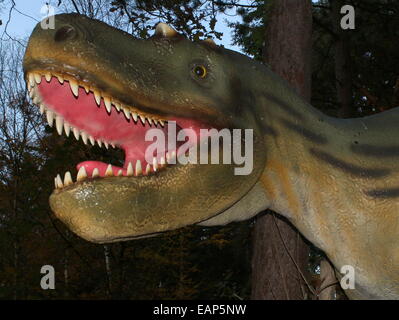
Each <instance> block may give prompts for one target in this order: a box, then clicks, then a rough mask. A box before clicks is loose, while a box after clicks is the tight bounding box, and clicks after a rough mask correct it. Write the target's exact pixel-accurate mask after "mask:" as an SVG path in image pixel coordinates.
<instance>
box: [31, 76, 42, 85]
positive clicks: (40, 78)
mask: <svg viewBox="0 0 399 320" xmlns="http://www.w3.org/2000/svg"><path fill="white" fill-rule="evenodd" d="M33 76H34V77H35V82H36V83H37V84H40V82H42V77H41V76H40V74H38V73H34V74H33Z"/></svg>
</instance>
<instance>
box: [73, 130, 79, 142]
mask: <svg viewBox="0 0 399 320" xmlns="http://www.w3.org/2000/svg"><path fill="white" fill-rule="evenodd" d="M73 135H74V136H75V138H76V140H78V141H79V136H80V132H79V129H78V128H73Z"/></svg>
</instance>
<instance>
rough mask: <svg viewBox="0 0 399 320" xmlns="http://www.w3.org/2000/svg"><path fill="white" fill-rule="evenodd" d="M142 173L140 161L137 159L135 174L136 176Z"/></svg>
mask: <svg viewBox="0 0 399 320" xmlns="http://www.w3.org/2000/svg"><path fill="white" fill-rule="evenodd" d="M142 173H143V170H142V169H141V161H140V160H137V161H136V176H138V175H140V174H142Z"/></svg>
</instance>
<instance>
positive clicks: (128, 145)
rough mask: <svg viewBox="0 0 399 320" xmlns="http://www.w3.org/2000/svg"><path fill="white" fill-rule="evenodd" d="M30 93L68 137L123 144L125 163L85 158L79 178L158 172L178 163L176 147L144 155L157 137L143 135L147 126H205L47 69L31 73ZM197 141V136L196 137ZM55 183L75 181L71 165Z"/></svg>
mask: <svg viewBox="0 0 399 320" xmlns="http://www.w3.org/2000/svg"><path fill="white" fill-rule="evenodd" d="M26 80H27V87H28V91H29V96H30V97H31V99H32V101H33V103H34V104H36V105H38V107H40V112H41V114H44V113H45V114H46V118H47V122H48V124H49V125H50V127H52V126H53V125H54V124H55V127H56V130H57V132H58V133H59V134H60V135H62V133H65V135H66V136H67V137H69V136H70V135H71V133H73V135H74V136H75V138H76V140H79V138H80V137H81V138H82V141H83V143H84V144H86V145H87V144H88V142H90V143H91V144H92V145H93V146H94V145H96V144H97V145H98V146H99V147H105V148H107V149H108V148H109V146H112V147H113V148H121V149H123V150H124V152H125V162H124V165H123V167H117V166H113V165H111V164H106V163H103V162H100V161H85V162H81V163H79V164H77V166H76V168H77V171H78V173H77V177H76V183H79V182H82V181H85V180H86V179H97V178H111V177H112V178H116V177H140V176H146V175H149V174H155V173H157V172H159V171H160V170H162V169H165V168H166V167H167V166H169V165H170V164H176V157H178V156H179V155H180V153H179V150H178V149H173V150H168V149H167V150H158V151H161V152H160V153H159V154H156V155H155V156H154V157H153V160H152V162H151V163H148V162H147V161H146V160H145V151H146V149H147V147H148V146H149V145H150V144H152V143H153V142H150V141H145V134H146V132H147V131H148V130H149V129H153V128H158V129H160V130H162V131H164V133H165V135H166V136H167V132H168V130H167V128H168V121H175V122H176V125H177V126H178V128H179V129H180V130H184V129H192V130H194V131H195V132H199V130H200V129H201V128H205V127H204V126H203V125H202V124H201V123H200V122H198V121H195V120H190V119H185V118H180V119H165V118H161V117H159V116H157V115H152V114H148V113H145V112H142V111H140V110H139V109H138V108H135V107H132V106H130V105H127V104H125V103H123V102H121V101H119V100H118V99H116V98H114V97H111V96H110V95H108V94H107V93H104V92H102V91H100V90H98V89H96V87H95V86H93V85H91V84H88V83H87V82H84V81H78V80H76V79H74V78H73V77H71V76H65V75H62V74H61V73H57V74H54V73H50V72H48V71H44V72H43V71H35V72H28V73H27V79H26ZM197 143H198V141H197ZM54 182H55V189H56V190H58V191H61V189H64V188H66V187H69V186H71V185H74V184H75V183H74V181H73V179H72V176H71V173H70V172H69V171H68V172H66V173H65V175H64V179H62V178H61V176H60V175H57V177H56V178H55V180H54Z"/></svg>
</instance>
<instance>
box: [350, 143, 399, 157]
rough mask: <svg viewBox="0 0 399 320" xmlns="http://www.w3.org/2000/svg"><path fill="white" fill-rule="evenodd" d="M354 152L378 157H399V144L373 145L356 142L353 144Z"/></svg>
mask: <svg viewBox="0 0 399 320" xmlns="http://www.w3.org/2000/svg"><path fill="white" fill-rule="evenodd" d="M351 150H352V152H354V153H357V154H360V155H363V156H367V157H378V158H390V157H399V145H392V146H373V145H370V144H354V145H351Z"/></svg>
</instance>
